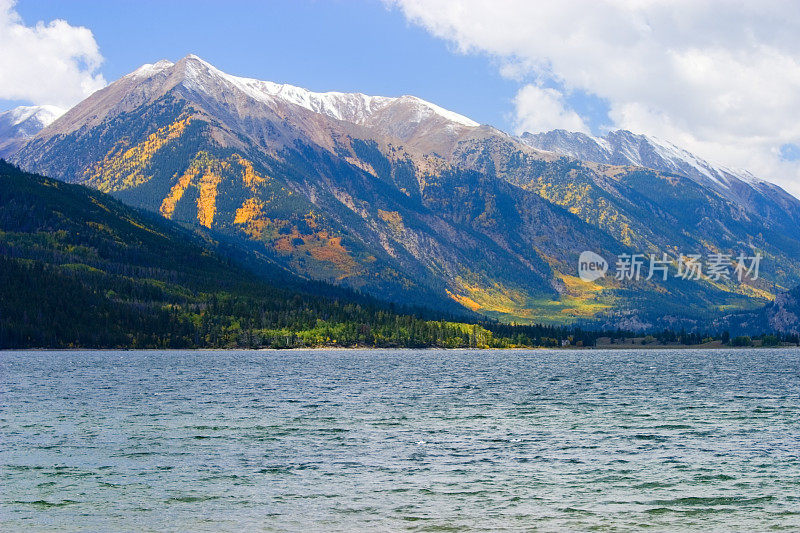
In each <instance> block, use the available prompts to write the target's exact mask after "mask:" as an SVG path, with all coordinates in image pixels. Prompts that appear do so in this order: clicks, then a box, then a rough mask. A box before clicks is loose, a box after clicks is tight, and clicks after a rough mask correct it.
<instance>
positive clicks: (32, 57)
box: [0, 0, 106, 107]
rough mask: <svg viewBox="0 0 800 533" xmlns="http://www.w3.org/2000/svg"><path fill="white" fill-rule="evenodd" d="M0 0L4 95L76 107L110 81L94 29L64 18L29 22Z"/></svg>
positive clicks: (1, 92) (11, 0)
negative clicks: (102, 67) (102, 69)
mask: <svg viewBox="0 0 800 533" xmlns="http://www.w3.org/2000/svg"><path fill="white" fill-rule="evenodd" d="M14 4H15V2H14V0H0V51H2V52H0V98H2V99H8V100H25V101H29V102H31V103H33V104H52V105H57V106H61V107H71V106H72V105H74V104H76V103H77V102H79V101H80V100H82V99H84V98H86V97H87V96H89V95H90V94H92V93H93V92H94V91H96V90H97V89H100V88H102V87H103V86H105V85H106V81H105V79H103V76H102V75H101V74H99V73H98V72H97V69H98V68H99V67H100V64H101V63H102V61H103V57H102V56H101V55H100V50H99V48H98V46H97V42H95V40H94V36H93V35H92V32H91V31H90V30H89V29H87V28H83V27H76V26H70V25H69V23H67V22H66V21H64V20H54V21H51V22H50V23H48V24H45V23H43V22H38V23H37V24H36V25H34V26H26V25H25V24H24V23H23V21H22V20H21V19H20V17H19V15H18V14H17V12H16V11H15V10H14Z"/></svg>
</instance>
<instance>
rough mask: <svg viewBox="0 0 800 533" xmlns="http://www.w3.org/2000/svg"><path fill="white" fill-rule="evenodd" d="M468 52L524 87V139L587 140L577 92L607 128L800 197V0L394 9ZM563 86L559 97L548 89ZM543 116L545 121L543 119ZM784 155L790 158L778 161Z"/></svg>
mask: <svg viewBox="0 0 800 533" xmlns="http://www.w3.org/2000/svg"><path fill="white" fill-rule="evenodd" d="M393 3H394V4H396V5H399V7H400V9H401V10H402V11H403V13H404V14H405V16H406V17H407V18H408V19H409V20H411V21H412V22H414V23H416V24H419V25H421V26H423V27H424V28H426V29H427V30H428V31H429V32H430V33H432V34H433V35H436V36H438V37H441V38H443V39H446V40H448V41H450V42H452V43H454V44H455V45H456V47H457V48H458V50H459V51H461V52H462V53H483V54H490V55H491V56H494V57H495V58H497V59H499V61H498V63H499V64H500V65H501V68H500V71H501V74H503V75H505V76H507V77H511V78H514V79H518V80H521V83H522V84H523V86H522V87H521V89H520V90H519V93H518V94H517V97H516V99H515V110H516V119H517V122H516V123H517V128H518V130H519V131H522V130H535V129H539V130H542V129H547V128H551V127H556V126H557V127H562V128H565V129H574V130H580V129H581V128H582V127H584V128H585V124H586V123H587V120H586V117H584V118H583V119H582V118H581V117H580V116H578V114H577V113H576V112H575V111H574V110H572V109H570V108H569V106H568V105H567V104H566V103H565V102H566V101H567V97H569V96H570V95H571V94H573V93H575V92H580V93H586V94H591V95H594V96H596V97H599V98H600V99H602V100H603V101H605V102H606V103H607V105H608V121H607V123H608V124H607V125H608V127H609V128H611V129H616V128H624V129H630V130H632V131H635V132H638V133H646V134H649V135H653V136H656V137H659V138H662V139H666V140H669V141H672V142H674V143H675V144H678V145H680V146H683V147H685V148H687V149H689V150H691V151H694V152H696V153H697V154H698V155H700V156H703V157H706V158H708V159H711V160H714V161H717V162H720V163H723V164H726V165H729V166H733V167H742V168H748V169H750V170H752V171H753V172H754V173H756V174H757V175H759V176H762V177H764V178H767V179H771V180H773V181H776V182H778V183H779V184H781V185H783V186H785V187H786V188H788V189H790V190H791V191H792V192H794V193H795V194H800V161H797V160H795V161H789V160H787V159H786V157H785V154H786V153H787V150H786V148H785V147H786V146H787V145H788V146H796V145H800V120H797V117H798V116H800V32H798V31H797V28H799V27H800V3H798V2H796V1H793V0H765V1H761V2H751V1H749V0H643V1H635V0H606V1H599V0H559V1H557V2H556V1H553V2H530V1H529V0H497V1H492V2H488V1H482V0H393ZM546 87H555V88H546ZM537 107H539V110H538V111H537V110H536V108H537ZM782 154H783V155H782Z"/></svg>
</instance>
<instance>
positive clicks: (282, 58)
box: [3, 0, 520, 130]
mask: <svg viewBox="0 0 800 533" xmlns="http://www.w3.org/2000/svg"><path fill="white" fill-rule="evenodd" d="M16 11H17V13H18V14H19V15H20V16H21V17H22V19H23V22H24V23H25V25H28V26H31V25H33V24H35V23H36V22H38V21H45V22H49V21H51V20H53V19H56V18H61V19H64V20H66V21H67V22H69V24H70V25H72V26H85V27H87V28H89V29H90V30H91V31H92V33H93V34H94V38H95V40H96V41H97V44H98V45H99V48H100V53H101V54H102V56H103V58H104V62H103V64H102V65H101V67H100V69H99V72H100V73H102V74H103V76H104V77H105V79H106V80H107V81H112V80H115V79H117V78H119V77H120V76H123V75H124V74H127V73H128V72H130V71H132V70H134V69H136V68H137V67H139V66H140V65H141V64H143V63H150V62H155V61H157V60H158V59H162V58H166V59H170V60H173V61H174V60H176V59H178V58H180V57H182V56H184V55H186V54H188V53H194V54H197V55H199V56H200V57H202V58H203V59H205V60H207V61H209V62H210V63H212V64H214V65H215V66H216V67H218V68H220V69H221V70H223V71H225V72H229V73H231V74H235V75H239V76H248V77H253V78H258V79H265V80H270V81H275V82H280V83H291V84H293V85H299V86H301V87H305V88H308V89H311V90H315V91H326V90H337V91H348V92H349V91H358V92H363V93H367V94H378V95H387V96H394V95H401V94H413V95H416V96H419V97H420V98H424V99H426V100H430V101H432V102H435V103H437V104H439V105H441V106H443V107H446V108H448V109H452V110H453V111H457V112H459V113H461V114H464V115H467V116H469V117H471V118H473V119H474V120H476V121H478V122H481V123H488V124H492V125H494V126H497V127H499V128H501V129H505V130H510V129H511V128H512V124H511V120H513V118H512V117H513V103H512V99H513V97H514V95H515V93H516V91H517V89H518V88H519V85H520V84H519V82H517V81H513V80H509V79H505V78H503V77H502V76H501V75H500V74H499V73H498V69H497V68H496V61H495V60H492V58H491V57H490V55H488V54H471V55H466V54H459V53H456V52H455V50H454V47H453V46H452V45H451V44H448V43H447V42H445V41H444V40H441V39H438V38H435V37H432V36H431V35H430V34H429V33H427V32H426V31H425V30H424V29H422V28H420V27H418V26H415V25H412V24H410V23H409V22H407V21H406V19H405V17H404V16H403V14H402V13H401V12H400V10H399V9H397V8H387V7H386V6H385V5H384V4H382V3H380V2H377V1H365V0H349V1H341V0H328V1H310V0H308V1H297V0H295V1H289V0H279V1H270V2H259V1H244V0H242V1H231V0H229V1H226V2H218V1H217V2H213V1H208V0H203V1H198V0H194V1H186V0H167V1H165V0H160V1H153V0H136V1H132V0H115V1H108V0H70V1H63V0H20V1H19V2H18V3H17V5H16ZM3 103H4V104H5V105H4V106H3V107H5V108H8V107H12V106H13V104H17V103H19V102H18V101H16V102H11V101H8V100H6V101H4V102H3Z"/></svg>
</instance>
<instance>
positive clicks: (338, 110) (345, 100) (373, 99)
mask: <svg viewBox="0 0 800 533" xmlns="http://www.w3.org/2000/svg"><path fill="white" fill-rule="evenodd" d="M177 64H182V65H183V67H184V69H185V70H184V72H185V75H186V78H187V81H188V82H189V83H190V85H191V86H193V88H195V89H202V88H203V83H204V79H205V76H208V75H212V76H214V77H216V78H217V79H221V80H224V81H225V82H227V83H229V84H231V85H232V86H234V87H236V88H237V89H239V90H240V91H242V92H243V93H245V94H246V95H248V96H249V97H251V98H253V99H254V100H256V101H260V102H265V103H268V104H270V103H273V102H274V101H275V99H278V100H281V101H284V102H288V103H290V104H294V105H298V106H300V107H303V108H305V109H308V110H309V111H313V112H315V113H320V114H324V115H327V116H329V117H333V118H335V119H338V120H343V121H347V122H353V123H356V124H364V123H365V122H366V121H367V120H368V119H369V118H370V117H371V116H372V115H373V114H374V113H376V112H378V111H380V110H382V109H384V108H386V107H387V106H389V105H391V104H394V103H398V102H407V103H409V104H411V105H412V106H414V107H416V108H417V113H416V114H417V118H418V119H419V120H422V119H423V118H429V117H430V116H433V115H435V116H439V117H441V118H443V119H445V120H447V121H449V122H452V123H454V124H458V125H461V126H467V127H475V126H478V125H479V124H478V123H477V122H475V121H473V120H470V119H469V118H467V117H465V116H463V115H460V114H458V113H455V112H453V111H449V110H447V109H444V108H442V107H439V106H437V105H435V104H432V103H430V102H427V101H425V100H422V99H420V98H417V97H414V96H401V97H387V96H369V95H366V94H362V93H343V92H335V91H334V92H313V91H309V90H308V89H304V88H302V87H297V86H294V85H289V84H281V83H275V82H271V81H263V80H256V79H253V78H244V77H240V76H233V75H231V74H227V73H225V72H222V71H221V70H219V69H218V68H216V67H214V66H213V65H211V64H210V63H208V62H207V61H204V60H202V59H200V58H199V57H197V56H196V55H193V54H190V55H187V56H186V57H185V58H183V59H182V60H181V61H179V62H178V63H177ZM177 64H176V65H177ZM172 66H173V64H172V63H170V62H169V61H159V62H158V63H155V64H153V65H149V64H148V65H143V66H142V67H140V68H139V69H137V70H136V71H135V72H134V73H133V74H132V75H135V76H152V75H155V74H157V73H159V72H162V71H164V70H166V69H169V68H171V67H172Z"/></svg>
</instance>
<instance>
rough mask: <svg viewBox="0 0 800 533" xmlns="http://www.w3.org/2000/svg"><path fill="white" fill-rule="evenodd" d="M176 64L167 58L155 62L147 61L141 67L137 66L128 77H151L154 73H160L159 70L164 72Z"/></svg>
mask: <svg viewBox="0 0 800 533" xmlns="http://www.w3.org/2000/svg"><path fill="white" fill-rule="evenodd" d="M173 66H175V63H173V62H172V61H169V60H167V59H162V60H161V61H157V62H155V63H152V64H151V63H145V64H144V65H142V66H141V67H139V68H137V69H136V70H134V71H133V72H131V73H130V74H128V75H127V76H126V77H132V78H149V77H150V76H153V75H154V74H158V73H159V72H163V71H165V70H167V69H169V68H172V67H173Z"/></svg>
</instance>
